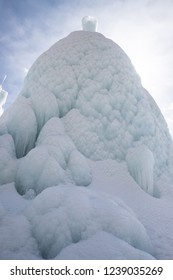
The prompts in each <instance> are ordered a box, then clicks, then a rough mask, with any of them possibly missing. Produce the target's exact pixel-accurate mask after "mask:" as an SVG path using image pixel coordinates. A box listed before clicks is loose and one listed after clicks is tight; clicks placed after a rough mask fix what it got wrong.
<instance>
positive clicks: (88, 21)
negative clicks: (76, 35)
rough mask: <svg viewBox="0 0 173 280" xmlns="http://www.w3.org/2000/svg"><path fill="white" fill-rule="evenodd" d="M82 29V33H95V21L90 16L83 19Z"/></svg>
mask: <svg viewBox="0 0 173 280" xmlns="http://www.w3.org/2000/svg"><path fill="white" fill-rule="evenodd" d="M82 28H83V30H84V31H90V32H96V31H97V19H96V18H95V17H92V16H85V17H83V19H82Z"/></svg>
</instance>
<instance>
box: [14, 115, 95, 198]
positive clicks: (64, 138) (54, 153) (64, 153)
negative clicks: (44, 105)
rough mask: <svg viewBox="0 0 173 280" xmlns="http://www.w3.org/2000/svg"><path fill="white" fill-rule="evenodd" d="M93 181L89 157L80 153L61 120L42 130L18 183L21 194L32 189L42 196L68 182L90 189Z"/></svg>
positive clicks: (54, 120) (22, 169)
mask: <svg viewBox="0 0 173 280" xmlns="http://www.w3.org/2000/svg"><path fill="white" fill-rule="evenodd" d="M91 180H92V174H91V169H90V167H89V166H88V163H87V160H86V158H85V157H84V156H83V155H81V153H80V152H79V151H77V150H76V148H75V146H74V144H73V142H72V141H71V139H70V138H69V137H68V135H67V134H66V133H65V130H64V127H63V123H62V122H61V120H60V119H59V118H51V119H50V120H49V121H48V122H47V123H46V124H45V126H44V127H43V128H42V130H41V132H40V134H39V137H38V139H37V142H36V147H35V148H34V149H32V150H31V151H30V152H29V153H28V154H27V155H26V157H24V158H23V159H21V161H20V165H19V168H18V171H17V175H16V178H15V183H16V188H17V190H18V191H19V193H20V194H25V193H26V192H28V191H30V190H33V191H34V192H35V193H36V194H38V193H40V192H41V191H42V190H44V189H45V188H48V187H51V186H55V185H56V186H57V185H59V184H62V183H64V184H65V182H68V181H71V182H73V183H74V184H76V185H83V186H87V185H89V184H90V183H91Z"/></svg>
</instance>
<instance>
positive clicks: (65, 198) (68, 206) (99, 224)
mask: <svg viewBox="0 0 173 280" xmlns="http://www.w3.org/2000/svg"><path fill="white" fill-rule="evenodd" d="M27 217H28V219H29V220H30V222H31V225H32V231H33V236H34V237H35V238H36V240H37V243H38V247H39V248H40V252H41V255H42V257H43V258H46V259H49V258H54V257H55V256H57V254H58V253H60V252H61V250H62V249H64V248H65V247H67V246H69V245H70V244H72V243H78V242H80V241H81V240H87V239H89V238H91V237H92V236H93V235H95V234H97V233H98V232H100V231H105V232H108V233H110V234H112V235H113V236H116V237H118V238H119V239H122V240H124V241H126V242H127V243H129V244H130V245H131V246H133V247H135V248H138V249H141V250H143V251H145V252H149V253H151V252H152V248H151V243H150V240H149V237H148V236H147V233H146V230H145V228H144V226H143V225H142V224H141V223H140V222H139V221H138V220H137V218H136V217H135V216H134V215H132V212H131V211H128V210H127V207H125V206H123V203H121V204H120V203H119V202H117V201H116V200H112V199H110V198H108V197H107V196H106V195H104V194H102V195H99V194H97V193H95V192H94V191H91V190H89V189H86V188H82V187H74V186H66V187H51V188H48V189H46V190H44V191H43V192H42V193H41V194H39V195H38V196H37V197H36V198H35V199H34V200H33V202H32V203H31V204H30V206H29V208H28V211H27Z"/></svg>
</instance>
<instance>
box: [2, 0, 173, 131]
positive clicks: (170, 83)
mask: <svg viewBox="0 0 173 280" xmlns="http://www.w3.org/2000/svg"><path fill="white" fill-rule="evenodd" d="M85 15H92V16H95V17H96V18H97V19H98V32H100V33H102V34H103V35H104V36H106V37H108V38H110V39H111V40H113V41H114V42H116V43H117V44H118V45H120V46H121V47H122V49H123V50H124V51H125V52H126V53H127V55H128V56H129V57H130V59H131V61H132V64H133V65H134V66H135V68H136V71H137V72H138V74H139V75H140V77H141V80H142V84H143V86H144V87H145V88H146V89H147V90H148V91H149V93H150V94H151V95H152V96H153V98H154V99H155V101H156V102H157V104H158V106H159V107H160V109H161V111H162V113H163V115H164V117H165V119H166V121H167V123H168V126H169V129H170V132H171V134H172V135H173V79H172V76H173V75H172V73H173V16H172V15H173V1H172V0H73V1H70V0H0V84H1V83H2V81H3V78H4V76H5V75H7V78H6V80H5V82H4V83H3V88H4V90H6V91H8V99H7V103H6V106H5V109H7V108H8V107H9V106H11V104H12V103H13V102H14V100H15V98H16V97H17V95H18V93H19V92H20V90H21V88H22V84H23V80H24V78H25V76H26V74H27V71H28V69H29V68H30V67H31V65H32V64H33V62H34V61H35V60H36V59H37V57H38V56H39V55H40V54H42V53H43V52H44V51H46V50H47V49H48V48H49V47H50V46H51V45H52V44H53V43H55V42H57V41H58V40H59V39H61V38H64V37H65V36H67V35H68V34H69V33H70V32H72V31H75V30H81V19H82V18H83V17H84V16H85Z"/></svg>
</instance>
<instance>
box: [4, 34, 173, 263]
mask: <svg viewBox="0 0 173 280" xmlns="http://www.w3.org/2000/svg"><path fill="white" fill-rule="evenodd" d="M89 31H91V30H89ZM172 202H173V144H172V139H171V136H170V134H169V131H168V128H167V124H166V122H165V120H164V118H163V116H162V114H161V112H160V110H159V108H158V107H157V104H156V103H155V102H154V100H153V99H152V97H151V96H150V95H149V93H148V92H147V91H146V90H145V89H144V88H143V87H142V85H141V81H140V78H139V76H138V75H137V73H136V72H135V69H134V67H133V66H132V64H131V61H130V59H129V58H128V57H127V55H126V54H125V53H124V52H123V50H122V49H121V48H120V47H119V46H118V45H116V44H115V43H114V42H112V41H111V40H109V39H106V38H105V37H104V36H103V35H101V34H99V33H97V32H88V29H87V30H86V31H77V32H73V33H71V34H70V35H69V36H67V37H66V38H64V39H62V40H60V41H59V42H57V43H56V44H55V45H53V46H52V47H51V48H50V49H49V50H48V51H47V52H45V53H44V54H42V55H41V56H40V57H39V58H38V59H37V60H36V62H35V63H34V64H33V66H32V67H31V69H30V71H29V72H28V75H27V77H26V79H25V82H24V86H23V89H22V91H21V93H20V94H19V96H18V98H17V100H16V101H15V103H14V104H13V105H12V106H11V108H9V110H7V111H5V112H4V114H3V115H2V116H1V118H0V258H1V259H10V258H11V259H27V258H28V259H30V258H31V259H42V258H46V259H49V258H51V259H52V258H54V259H77V258H79V259H100V258H103V259H153V258H156V259H173V225H172V220H173V203H172Z"/></svg>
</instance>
